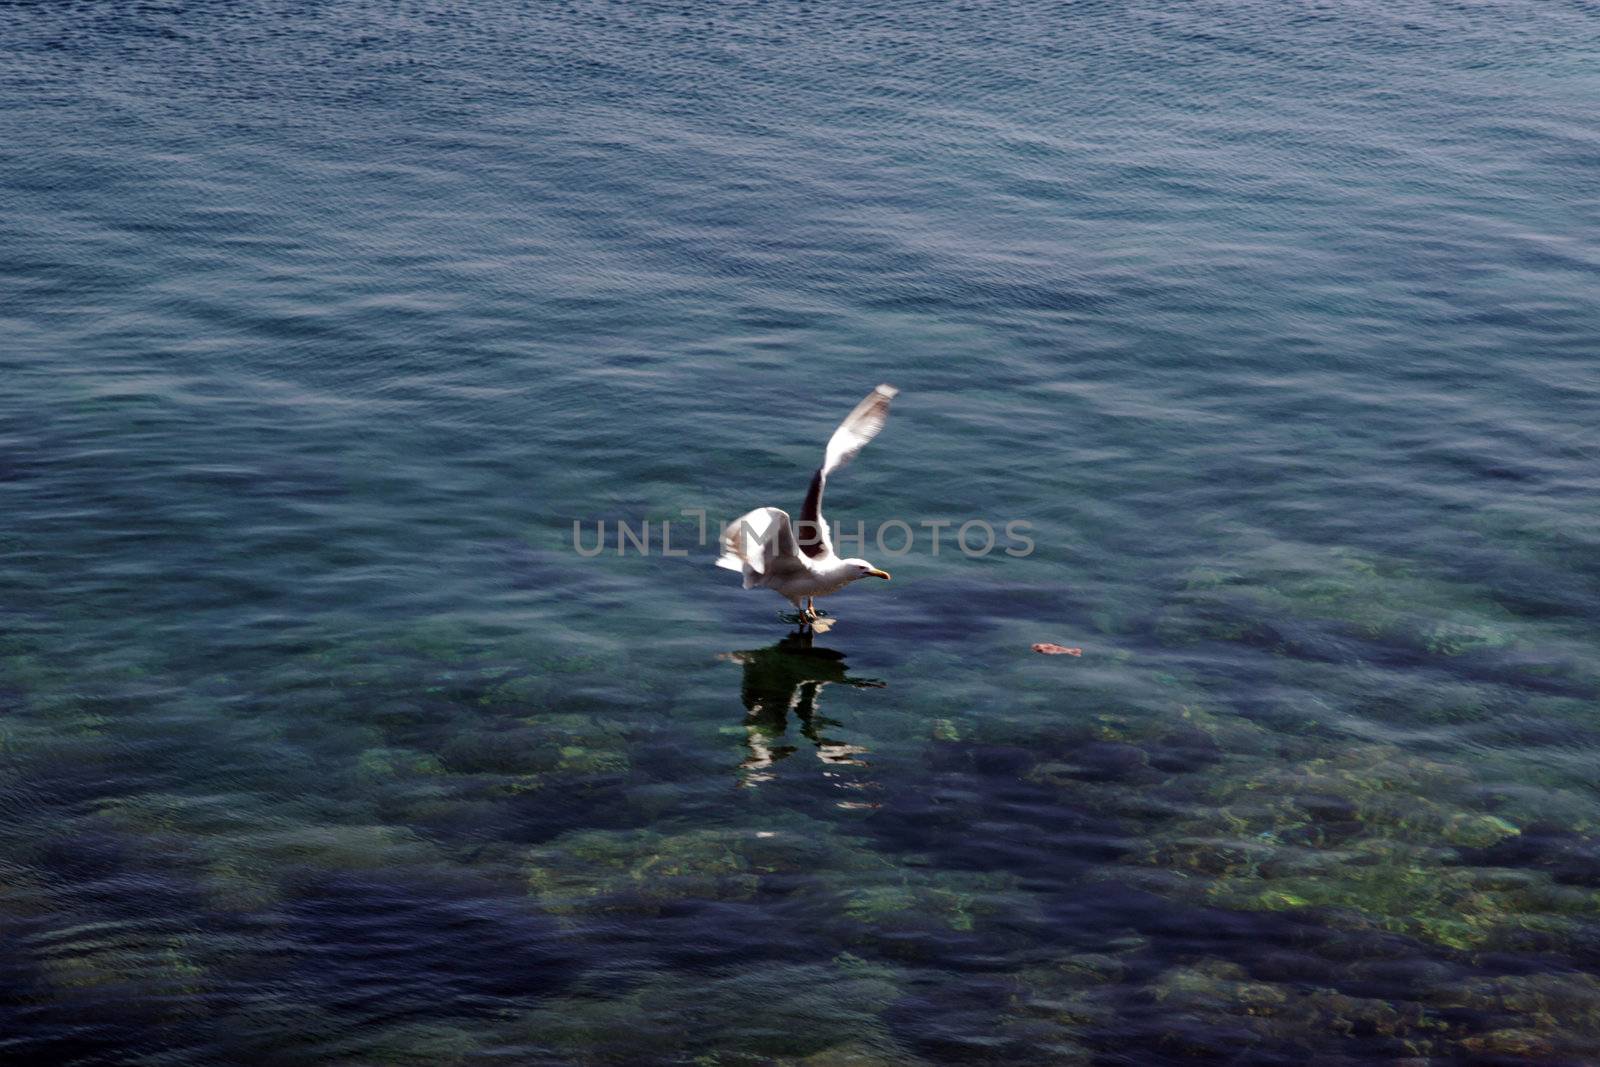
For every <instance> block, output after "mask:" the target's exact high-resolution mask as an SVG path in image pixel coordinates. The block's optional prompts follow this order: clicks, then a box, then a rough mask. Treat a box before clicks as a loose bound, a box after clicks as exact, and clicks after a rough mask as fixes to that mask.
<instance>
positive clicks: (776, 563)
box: [717, 508, 806, 589]
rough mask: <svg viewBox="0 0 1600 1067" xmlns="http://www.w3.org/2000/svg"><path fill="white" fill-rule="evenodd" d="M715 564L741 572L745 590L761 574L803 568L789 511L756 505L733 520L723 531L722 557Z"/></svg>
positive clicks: (780, 574) (775, 575) (777, 575)
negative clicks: (756, 506) (753, 508)
mask: <svg viewBox="0 0 1600 1067" xmlns="http://www.w3.org/2000/svg"><path fill="white" fill-rule="evenodd" d="M717 566H719V567H726V568H727V569H728V570H730V571H739V572H740V573H741V574H743V575H744V587H745V588H746V589H749V588H750V587H751V586H752V585H755V584H757V581H756V579H757V578H758V577H761V576H765V577H768V578H781V577H783V576H784V575H785V574H787V573H790V572H792V571H797V570H805V569H806V565H805V563H804V561H802V560H801V559H800V551H799V548H798V546H797V545H796V544H795V538H794V528H793V527H792V526H791V525H790V524H789V513H788V512H787V511H784V510H783V509H782V508H756V509H755V510H754V511H751V512H748V513H746V514H744V515H741V516H739V517H738V518H737V519H734V520H733V522H731V523H729V524H728V528H727V530H725V531H724V532H723V535H722V558H721V559H719V560H717Z"/></svg>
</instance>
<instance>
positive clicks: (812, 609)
mask: <svg viewBox="0 0 1600 1067" xmlns="http://www.w3.org/2000/svg"><path fill="white" fill-rule="evenodd" d="M811 600H812V598H811V597H806V615H807V617H808V618H812V619H814V618H816V617H817V609H816V606H815V605H814V604H812V603H811Z"/></svg>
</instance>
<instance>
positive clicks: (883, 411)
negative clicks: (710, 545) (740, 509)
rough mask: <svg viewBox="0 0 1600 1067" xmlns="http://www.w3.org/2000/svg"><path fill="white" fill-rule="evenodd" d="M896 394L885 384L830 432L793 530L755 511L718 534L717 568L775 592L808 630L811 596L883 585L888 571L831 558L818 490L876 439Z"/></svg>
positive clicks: (776, 512)
mask: <svg viewBox="0 0 1600 1067" xmlns="http://www.w3.org/2000/svg"><path fill="white" fill-rule="evenodd" d="M897 392H899V390H898V389H896V388H894V387H893V386H890V385H880V386H878V387H877V388H876V389H874V390H873V391H872V392H871V393H869V394H868V395H867V398H866V399H865V400H863V401H862V402H861V403H859V404H857V405H856V407H855V410H854V411H852V412H850V414H849V415H847V416H845V420H844V421H843V422H841V423H840V424H839V428H838V429H837V430H835V431H833V436H832V437H830V438H828V451H827V452H826V453H825V454H824V457H823V460H822V466H820V467H818V468H817V473H815V474H813V475H812V476H811V488H810V489H809V490H808V491H807V492H806V502H805V504H804V505H802V506H801V509H800V522H799V524H798V529H796V527H795V526H794V525H791V524H790V522H789V513H788V512H786V511H784V510H783V509H782V508H756V509H755V510H754V511H752V512H750V513H748V514H746V515H741V516H740V517H739V518H737V519H735V520H734V521H733V522H732V523H730V524H729V525H728V528H727V530H726V531H724V532H723V535H722V558H721V559H719V560H717V566H719V567H726V568H727V569H728V570H730V571H738V572H739V573H740V574H742V575H743V576H744V587H745V588H746V589H752V588H755V587H757V586H759V587H761V588H763V589H773V590H776V591H777V592H778V593H779V594H780V595H782V596H784V597H786V598H788V600H789V603H791V604H793V605H794V606H795V609H796V610H797V611H799V612H800V613H801V618H802V620H803V621H804V622H805V623H807V624H810V625H813V626H816V625H817V612H816V609H815V607H813V605H812V598H813V597H819V596H827V595H828V594H829V593H837V592H838V591H839V590H841V589H843V588H844V587H845V586H847V585H849V584H850V583H851V582H853V581H855V580H856V579H858V578H883V579H885V580H887V579H888V577H889V572H888V571H884V570H879V569H878V568H877V567H874V566H873V565H872V564H870V563H868V562H867V561H866V560H864V559H855V558H851V559H840V558H839V557H838V556H836V555H834V552H833V542H832V541H830V540H829V538H828V523H827V521H826V520H825V519H823V517H822V489H823V487H824V486H825V485H826V484H827V482H828V475H830V474H832V473H833V472H834V471H836V470H838V469H839V468H840V467H842V466H844V465H845V464H846V463H848V462H849V461H850V460H851V459H852V458H853V457H854V456H855V454H856V453H857V452H859V451H861V448H862V446H863V445H865V444H866V443H867V442H868V441H870V440H872V439H873V438H874V437H876V436H878V431H879V430H881V429H883V424H884V423H885V422H886V421H887V420H888V418H889V401H891V400H893V399H894V395H895V394H896V393H897ZM802 600H803V601H805V604H804V606H802V605H801V603H800V602H801V601H802ZM818 629H821V627H820V626H818Z"/></svg>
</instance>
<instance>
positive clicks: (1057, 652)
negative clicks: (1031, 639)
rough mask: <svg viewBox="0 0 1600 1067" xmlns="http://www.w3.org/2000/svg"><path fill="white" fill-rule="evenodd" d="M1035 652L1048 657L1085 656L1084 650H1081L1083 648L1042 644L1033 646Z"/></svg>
mask: <svg viewBox="0 0 1600 1067" xmlns="http://www.w3.org/2000/svg"><path fill="white" fill-rule="evenodd" d="M1033 650H1034V651H1035V652H1043V653H1044V654H1045V655H1047V656H1081V655H1083V649H1081V648H1064V647H1062V646H1061V645H1052V644H1048V643H1040V644H1037V645H1034V646H1033Z"/></svg>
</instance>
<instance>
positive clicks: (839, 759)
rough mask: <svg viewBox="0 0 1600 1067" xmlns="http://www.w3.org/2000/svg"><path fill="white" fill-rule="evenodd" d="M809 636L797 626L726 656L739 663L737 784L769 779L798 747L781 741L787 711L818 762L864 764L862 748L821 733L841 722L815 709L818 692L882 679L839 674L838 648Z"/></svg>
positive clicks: (877, 686) (872, 684) (871, 685)
mask: <svg viewBox="0 0 1600 1067" xmlns="http://www.w3.org/2000/svg"><path fill="white" fill-rule="evenodd" d="M812 636H813V635H812V633H811V631H810V630H802V631H800V632H798V633H793V634H790V635H789V636H788V637H785V638H784V639H783V640H782V641H779V642H778V643H777V644H775V645H770V646H768V647H767V648H754V649H750V650H749V651H747V652H730V653H728V654H727V656H726V658H727V659H729V660H732V661H733V662H735V663H738V664H740V665H742V666H743V668H744V678H743V681H742V682H741V684H740V686H739V696H740V699H741V700H743V701H744V710H745V719H744V728H745V745H746V747H748V748H749V750H750V754H749V755H748V756H747V757H745V759H744V762H742V763H741V764H739V778H740V784H741V785H746V786H753V785H758V784H760V783H761V782H766V781H770V780H771V779H772V777H773V775H772V771H771V768H772V765H773V764H775V763H777V762H778V761H779V760H781V759H783V758H784V757H785V756H788V755H789V754H790V753H792V752H793V751H794V750H795V749H796V748H798V747H799V746H798V745H791V744H786V743H785V742H784V735H785V733H787V731H788V728H789V713H790V712H793V713H794V717H795V718H796V719H797V720H798V721H799V723H800V734H801V736H802V737H804V738H805V739H806V740H807V741H809V742H811V744H812V745H814V746H815V747H816V751H817V758H818V759H820V760H822V762H823V763H826V764H830V765H833V766H841V765H842V766H856V767H859V766H864V765H865V764H864V762H863V761H862V760H861V759H860V758H859V757H860V756H861V755H862V754H863V753H865V751H866V750H865V749H863V748H861V747H860V746H858V745H849V744H845V743H844V742H842V741H835V740H832V739H830V738H828V737H826V736H824V734H823V730H824V729H826V728H827V727H830V726H839V725H841V723H839V722H838V721H837V720H834V719H828V718H824V717H823V716H822V715H821V714H820V713H819V710H818V709H819V708H820V706H821V701H822V691H823V689H825V688H826V687H827V686H829V685H848V686H854V687H855V688H858V689H882V688H884V687H885V685H886V684H887V683H885V682H880V681H878V680H877V679H875V678H852V677H851V676H850V675H848V674H846V673H845V662H844V653H843V652H839V651H837V650H836V649H832V648H822V647H819V646H817V645H814V644H813V643H812ZM830 776H832V775H830ZM841 784H846V783H841ZM849 784H851V785H854V786H864V785H866V783H864V782H854V783H849ZM847 806H850V807H855V806H857V804H855V803H848V804H847Z"/></svg>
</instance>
